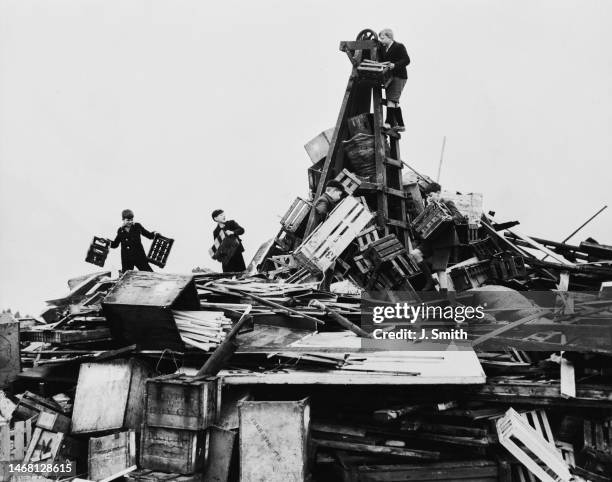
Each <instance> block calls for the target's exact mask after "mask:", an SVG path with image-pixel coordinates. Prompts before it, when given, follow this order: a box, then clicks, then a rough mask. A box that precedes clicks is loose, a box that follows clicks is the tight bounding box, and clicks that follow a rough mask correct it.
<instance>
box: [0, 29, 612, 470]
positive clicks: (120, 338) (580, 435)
mask: <svg viewBox="0 0 612 482" xmlns="http://www.w3.org/2000/svg"><path fill="white" fill-rule="evenodd" d="M377 46H378V43H377V42H376V36H375V34H373V32H371V31H364V32H362V33H361V34H360V35H359V38H358V39H357V41H352V42H342V43H341V50H342V51H344V52H345V53H347V55H348V57H349V59H350V60H351V63H352V65H353V72H352V74H351V77H350V79H349V82H348V84H347V90H346V93H345V97H344V99H343V103H342V106H341V112H340V115H339V119H338V123H337V125H336V126H335V127H334V128H332V129H329V130H327V131H325V132H323V133H321V134H320V135H318V136H317V137H316V138H314V139H313V140H312V141H310V142H309V143H308V144H307V145H306V146H305V147H306V150H307V152H308V155H309V157H310V159H311V161H312V166H310V167H309V168H308V170H307V171H308V185H309V191H310V192H309V195H308V196H304V197H298V198H296V200H295V201H294V202H293V203H292V204H291V206H290V207H289V209H288V211H287V212H286V213H285V215H284V216H283V217H282V219H281V223H280V224H281V226H280V229H279V232H278V233H277V234H276V235H275V236H274V237H273V238H272V239H271V240H270V241H268V242H266V243H264V245H262V247H261V248H260V249H259V250H258V252H257V253H256V255H255V256H254V258H253V261H252V262H251V264H250V266H249V269H248V270H247V272H246V273H244V274H242V275H238V276H235V275H230V274H221V273H213V272H209V271H205V270H200V269H196V270H194V272H193V273H191V274H189V275H169V274H160V273H142V272H132V271H130V272H126V273H124V274H123V275H121V277H119V278H113V277H112V276H111V273H110V272H108V271H105V272H99V273H93V274H88V275H85V276H82V277H79V278H76V279H72V280H70V281H69V282H68V285H69V293H67V294H66V295H64V296H62V297H60V298H56V299H53V300H50V301H49V302H48V304H49V308H48V309H47V310H46V311H45V313H43V314H42V316H41V319H27V320H26V319H23V320H14V319H12V318H11V317H3V319H2V323H0V330H2V331H1V332H0V335H2V336H0V348H1V349H2V350H1V351H0V388H4V391H2V390H0V480H10V478H11V474H9V472H8V465H9V464H11V463H13V464H15V463H25V464H27V463H35V462H42V461H44V462H45V463H60V462H66V461H70V462H71V463H73V465H74V467H76V469H75V472H74V473H72V474H71V475H66V476H65V477H64V474H57V473H56V474H53V473H48V472H47V473H45V474H44V475H45V477H46V478H48V479H50V480H51V479H53V480H56V479H60V480H72V479H73V476H74V474H76V475H78V476H79V477H80V478H81V479H86V480H109V481H110V480H116V479H118V478H120V477H124V478H125V480H128V481H157V480H169V481H174V482H177V481H181V482H191V481H194V482H195V481H200V480H204V481H206V480H237V479H238V478H240V479H241V480H253V479H254V478H255V477H257V478H258V480H261V479H264V478H265V479H267V480H270V481H275V480H283V481H284V480H305V479H306V478H307V477H308V476H309V474H310V475H311V476H312V478H313V480H322V481H327V480H352V481H366V480H367V481H374V480H386V481H394V480H397V481H400V480H433V479H434V478H435V480H448V481H451V480H453V481H456V480H466V481H467V480H479V481H489V480H491V481H493V480H504V481H526V480H536V478H537V479H540V480H545V481H548V480H550V481H553V480H555V481H558V480H570V478H571V477H573V480H587V481H594V482H599V481H604V480H606V481H607V480H611V478H612V436H611V434H612V431H611V427H610V425H611V423H612V379H611V376H612V348H611V347H612V340H611V336H612V333H611V331H610V329H609V326H610V320H611V319H612V300H611V299H610V297H609V294H610V283H611V282H612V268H611V267H610V261H611V260H612V246H608V245H603V244H600V243H598V242H597V241H595V240H594V239H591V238H589V239H587V240H585V241H583V242H581V243H578V244H575V243H574V244H571V243H569V242H568V241H569V240H568V239H566V240H565V241H563V242H556V241H551V240H548V239H544V238H540V237H532V236H527V235H525V234H523V233H521V232H520V231H519V230H518V229H517V228H516V226H517V225H518V222H516V221H509V222H498V221H497V220H495V219H494V215H493V214H491V213H490V212H489V213H486V212H485V211H484V207H483V199H482V195H480V194H479V193H469V194H459V193H456V192H453V191H445V192H444V193H443V197H444V198H445V199H449V200H452V201H453V202H454V203H455V205H456V206H457V208H458V209H459V211H460V212H461V214H462V215H463V217H464V220H463V222H460V223H458V224H456V226H455V228H456V231H457V234H458V237H459V245H458V246H457V247H456V249H454V250H453V252H452V255H451V259H450V265H449V270H448V274H449V278H450V282H451V285H452V286H453V287H454V290H455V291H456V293H457V301H458V302H459V303H461V304H464V305H467V306H473V305H478V304H482V303H483V301H484V302H486V303H488V308H487V310H486V313H487V317H488V318H487V320H488V322H489V323H486V324H485V323H483V324H471V323H470V324H469V337H470V341H471V342H472V344H473V347H474V349H475V350H476V352H477V358H476V355H474V353H473V352H472V351H463V352H461V351H457V352H453V351H442V350H441V351H433V352H432V351H419V350H418V346H417V345H416V344H415V345H414V346H413V347H411V348H415V349H414V350H412V349H411V350H402V351H385V350H381V349H375V348H367V347H368V345H367V343H366V342H367V341H368V340H369V339H370V337H371V330H372V328H373V327H372V326H366V324H365V323H364V322H363V319H362V318H363V317H364V314H367V313H365V310H364V307H363V305H362V302H361V294H362V292H363V291H365V290H373V291H376V290H378V291H385V290H397V291H404V292H407V293H409V294H410V298H409V299H410V300H411V302H414V303H418V302H425V303H430V302H429V301H427V300H426V298H427V297H426V296H425V294H424V293H422V292H420V290H421V288H422V287H424V286H426V285H427V281H428V280H427V279H426V278H425V276H426V275H425V274H424V273H423V272H422V271H421V268H420V267H419V264H418V262H419V260H418V259H415V258H414V257H413V256H412V255H411V254H410V252H411V251H412V249H413V248H414V247H415V246H417V245H418V243H419V242H420V241H421V240H422V239H426V238H427V237H428V236H430V235H431V234H432V233H433V232H435V230H436V229H439V227H440V226H442V225H444V224H445V223H449V222H452V221H450V220H449V219H448V213H446V212H445V211H444V209H435V207H433V206H430V207H428V206H425V203H424V202H423V198H424V191H425V189H426V188H427V186H428V184H429V183H430V182H431V179H430V178H429V177H427V176H425V175H422V174H420V173H417V172H416V171H415V170H414V169H413V168H412V167H410V166H408V164H406V163H405V162H404V161H402V160H401V156H400V151H399V139H400V134H399V133H398V132H397V131H395V130H393V129H386V128H384V126H383V123H382V118H383V116H382V114H383V105H384V98H383V94H384V88H385V85H387V82H388V81H389V78H390V69H389V68H388V65H385V64H384V63H379V62H378V60H377V59H378V57H377V55H376V49H377ZM405 167H408V171H407V172H406V170H404V168H405ZM331 179H336V180H337V181H339V182H340V183H341V184H342V185H343V186H344V190H345V193H346V197H345V198H344V199H343V200H342V201H341V202H340V203H339V204H338V206H337V207H336V208H335V209H334V211H332V212H331V213H330V214H329V216H328V217H327V219H325V220H324V221H323V222H321V223H320V224H318V225H317V224H316V222H315V221H316V220H315V218H316V216H315V215H314V212H313V201H314V200H316V199H317V198H318V197H319V196H320V195H321V194H322V193H323V189H324V186H325V184H326V183H327V182H328V181H329V180H331ZM329 278H331V279H332V281H335V283H334V284H332V285H331V289H330V290H328V289H327V286H326V283H325V281H326V279H327V280H329ZM533 291H540V292H546V293H547V294H548V297H547V298H546V297H545V298H546V299H545V300H544V301H540V304H539V305H536V304H535V302H534V301H533V300H532V299H530V298H529V297H528V296H527V294H528V293H530V292H533ZM568 292H572V294H570V293H568ZM431 303H432V304H434V305H436V306H437V305H442V306H444V305H445V304H447V303H448V302H447V300H439V299H436V300H434V301H433V302H431ZM534 308H535V309H534ZM442 325H444V326H447V327H448V325H449V323H443V324H442ZM450 325H451V327H452V326H454V322H453V321H452V320H451V322H450ZM1 343H4V344H5V345H6V346H4V345H2V344H1ZM5 367H6V368H5ZM281 434H282V436H281ZM136 440H139V443H138V444H137V443H136ZM309 441H310V443H309ZM278 474H282V475H281V476H280V477H281V478H279V475H278ZM14 480H16V479H14ZM42 480H44V479H42Z"/></svg>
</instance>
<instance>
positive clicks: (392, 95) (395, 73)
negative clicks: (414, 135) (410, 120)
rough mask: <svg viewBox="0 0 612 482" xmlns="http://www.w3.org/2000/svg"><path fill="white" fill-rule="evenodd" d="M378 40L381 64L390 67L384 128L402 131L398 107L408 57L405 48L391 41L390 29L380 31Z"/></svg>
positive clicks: (402, 124) (406, 75)
mask: <svg viewBox="0 0 612 482" xmlns="http://www.w3.org/2000/svg"><path fill="white" fill-rule="evenodd" d="M378 40H379V41H380V43H381V44H382V47H381V49H380V57H381V60H382V61H383V62H388V63H389V65H390V67H391V74H392V77H391V83H390V84H389V85H388V86H387V87H386V89H385V97H386V99H387V119H386V121H385V127H394V128H395V129H397V130H398V131H404V130H406V128H405V127H404V119H403V117H402V110H401V109H400V106H399V100H400V96H401V95H402V91H403V90H404V86H405V85H406V81H407V80H408V72H407V71H406V66H407V65H408V64H409V63H410V57H409V56H408V52H407V51H406V47H404V45H403V44H401V43H399V42H395V41H394V40H393V31H392V30H391V29H390V28H386V29H384V30H381V32H380V33H379V34H378Z"/></svg>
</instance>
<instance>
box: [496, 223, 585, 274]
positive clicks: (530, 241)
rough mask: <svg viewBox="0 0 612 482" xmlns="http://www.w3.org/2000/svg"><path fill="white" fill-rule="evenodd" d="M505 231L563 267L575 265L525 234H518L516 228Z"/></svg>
mask: <svg viewBox="0 0 612 482" xmlns="http://www.w3.org/2000/svg"><path fill="white" fill-rule="evenodd" d="M507 231H508V232H509V233H511V234H513V235H514V236H516V237H517V238H519V239H521V240H523V241H525V242H526V243H527V244H529V245H530V246H531V247H532V248H534V249H536V250H538V251H541V252H542V253H544V254H546V255H548V256H549V257H551V258H552V259H554V260H555V261H556V262H557V263H560V264H562V265H564V266H574V265H575V263H572V262H571V261H568V260H567V259H565V258H564V257H563V256H561V255H559V254H557V253H555V252H554V251H551V250H550V249H548V248H547V247H546V246H544V245H543V244H540V243H538V242H536V241H534V240H533V239H531V238H530V237H529V236H527V235H526V234H523V233H521V232H519V231H518V230H517V229H516V228H512V229H508V230H507Z"/></svg>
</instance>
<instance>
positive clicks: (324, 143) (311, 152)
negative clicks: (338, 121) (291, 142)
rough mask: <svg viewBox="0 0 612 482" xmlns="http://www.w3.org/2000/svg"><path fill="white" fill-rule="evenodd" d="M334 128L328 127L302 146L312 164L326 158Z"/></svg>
mask: <svg viewBox="0 0 612 482" xmlns="http://www.w3.org/2000/svg"><path fill="white" fill-rule="evenodd" d="M334 129H335V128H334V127H330V128H329V129H327V130H326V131H323V132H321V133H320V134H318V135H317V136H316V137H315V138H314V139H311V140H310V141H308V142H307V143H306V144H305V145H304V149H306V152H307V153H308V157H310V160H311V161H312V163H313V164H315V163H317V162H319V161H320V160H321V159H325V157H327V151H329V144H330V142H331V140H332V137H333V136H334Z"/></svg>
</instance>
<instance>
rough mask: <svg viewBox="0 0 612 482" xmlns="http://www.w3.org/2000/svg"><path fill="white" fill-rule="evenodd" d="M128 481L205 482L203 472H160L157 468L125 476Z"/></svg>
mask: <svg viewBox="0 0 612 482" xmlns="http://www.w3.org/2000/svg"><path fill="white" fill-rule="evenodd" d="M125 480H126V482H166V481H167V482H203V481H204V479H203V478H202V475H201V474H193V475H182V474H170V473H167V472H158V471H156V470H149V469H143V470H137V471H136V472H132V473H131V474H128V475H126V476H125Z"/></svg>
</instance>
